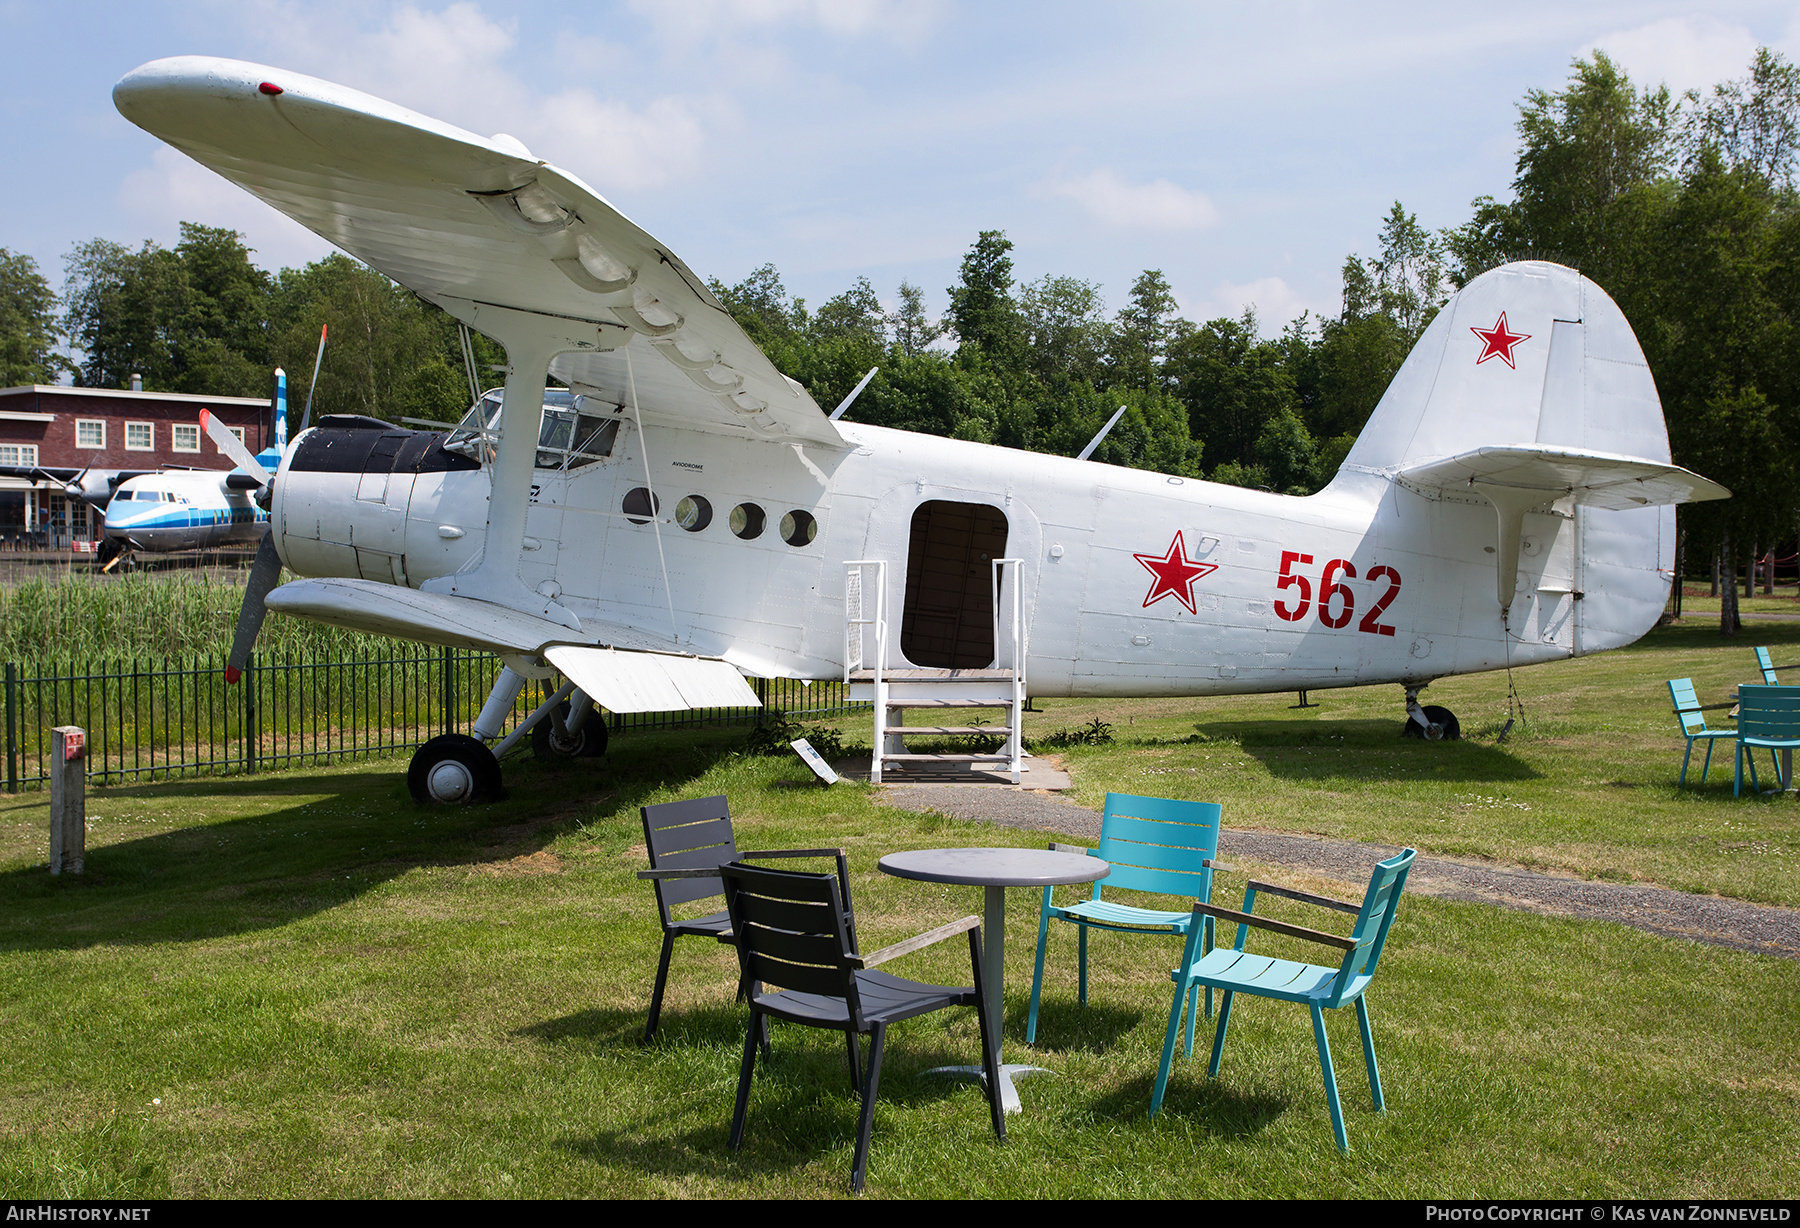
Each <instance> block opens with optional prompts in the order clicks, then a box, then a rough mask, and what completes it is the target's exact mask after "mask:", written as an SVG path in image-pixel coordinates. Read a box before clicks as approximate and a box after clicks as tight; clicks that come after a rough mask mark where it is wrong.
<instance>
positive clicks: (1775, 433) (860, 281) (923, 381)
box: [0, 48, 1800, 627]
mask: <svg viewBox="0 0 1800 1228" xmlns="http://www.w3.org/2000/svg"><path fill="white" fill-rule="evenodd" d="M1518 134H1519V153H1518V158H1517V163H1516V175H1515V177H1514V179H1513V182H1512V185H1511V196H1510V198H1509V199H1505V200H1502V199H1498V198H1496V197H1494V196H1481V197H1478V198H1477V199H1475V200H1474V201H1472V202H1471V206H1470V216H1469V217H1468V218H1467V219H1466V220H1465V221H1463V222H1462V223H1460V224H1458V225H1454V226H1450V227H1446V228H1442V229H1438V230H1432V229H1429V228H1427V227H1424V226H1421V225H1420V224H1419V222H1418V220H1417V217H1416V216H1415V215H1414V214H1413V213H1410V212H1408V211H1407V210H1406V209H1405V208H1404V206H1403V205H1402V204H1400V203H1399V202H1395V204H1394V205H1393V207H1392V209H1391V210H1390V211H1389V213H1388V215H1387V217H1386V218H1385V219H1384V221H1383V224H1382V228H1381V232H1380V238H1379V247H1378V250H1377V251H1376V253H1375V254H1374V255H1371V256H1367V257H1364V256H1361V255H1357V254H1351V255H1350V256H1348V257H1347V258H1346V260H1345V263H1344V266H1343V270H1342V283H1343V297H1342V307H1341V310H1340V311H1339V313H1338V314H1337V315H1336V316H1329V317H1314V316H1312V315H1311V314H1304V315H1302V316H1301V317H1300V318H1299V319H1297V320H1295V321H1293V322H1291V323H1289V324H1288V325H1287V326H1286V327H1285V328H1283V329H1282V330H1281V331H1280V332H1279V333H1278V334H1276V335H1273V336H1266V335H1264V333H1263V330H1262V328H1261V327H1260V324H1259V321H1258V319H1257V317H1256V314H1255V312H1254V309H1247V310H1246V311H1244V312H1243V313H1242V314H1241V315H1239V316H1236V317H1224V318H1219V319H1214V320H1209V321H1207V322H1205V323H1202V324H1196V323H1193V322H1191V321H1189V320H1187V319H1185V318H1183V317H1182V316H1181V315H1180V313H1179V311H1178V309H1177V305H1176V302H1175V298H1174V296H1173V293H1172V292H1171V289H1170V287H1169V284H1168V281H1167V279H1166V278H1165V277H1164V276H1163V274H1162V272H1161V271H1160V270H1157V269H1146V270H1144V272H1143V273H1141V274H1140V275H1139V276H1138V277H1137V278H1136V280H1135V281H1134V282H1133V283H1132V285H1131V287H1130V289H1129V291H1128V293H1127V295H1126V300H1125V302H1124V305H1123V306H1121V307H1119V308H1117V309H1116V310H1110V309H1109V308H1108V305H1107V303H1106V301H1105V299H1104V297H1103V296H1102V293H1101V287H1100V286H1098V285H1096V284H1094V283H1092V282H1089V281H1085V280H1083V279H1081V278H1078V277H1070V276H1055V275H1045V276H1042V277H1040V278H1038V279H1037V280H1035V281H1021V280H1019V279H1018V278H1017V277H1016V275H1015V272H1014V267H1013V262H1012V255H1011V253H1012V243H1011V242H1010V241H1009V240H1008V239H1007V238H1006V235H1005V234H1004V233H1003V232H1001V231H999V230H992V231H983V232H982V233H981V234H980V235H979V236H978V237H977V238H976V240H975V242H974V244H973V245H972V246H971V247H970V249H969V250H968V252H967V254H966V255H965V256H964V258H963V261H962V264H961V267H960V269H959V271H958V276H957V280H956V283H955V284H954V285H952V286H950V287H948V288H947V294H948V310H947V311H946V313H945V314H944V316H943V317H942V318H939V319H933V318H932V317H931V315H930V313H929V312H928V311H927V310H926V308H925V296H924V293H923V292H922V291H921V290H920V289H919V288H918V287H917V286H913V285H910V284H907V283H902V284H901V285H900V286H899V287H898V291H897V294H896V296H895V298H894V299H893V300H892V305H891V306H884V304H883V303H882V301H881V299H880V298H879V297H878V295H877V294H876V292H875V289H874V287H873V286H872V285H871V284H870V283H869V281H868V279H867V278H862V277H859V278H857V279H856V282H855V284H854V285H852V286H851V287H850V288H849V289H847V290H845V291H844V292H843V293H842V294H839V295H837V296H835V297H833V298H831V299H828V300H827V301H826V302H824V303H823V304H821V305H820V306H819V307H818V308H817V309H816V310H809V309H808V308H807V305H806V304H805V303H804V302H803V301H801V300H799V299H795V298H793V297H791V296H790V295H789V294H788V292H787V291H786V289H785V288H784V287H783V285H782V282H781V277H780V274H779V273H778V271H777V270H776V269H775V267H774V266H773V265H764V266H763V267H762V268H760V269H757V270H756V271H755V272H753V273H751V274H750V275H749V276H748V277H746V278H745V279H744V280H743V281H741V282H738V283H737V284H736V285H730V286H727V285H725V284H723V283H721V282H718V281H714V282H713V283H711V288H712V290H713V292H714V293H715V294H716V295H717V297H718V298H719V299H720V300H721V301H722V302H723V303H724V304H725V305H726V307H727V308H728V309H729V310H730V311H731V312H732V314H733V315H734V317H735V318H736V319H737V320H738V321H739V323H740V324H741V325H742V326H743V327H744V329H745V331H746V332H747V333H748V334H749V335H750V337H751V338H752V339H753V340H754V341H756V342H757V343H758V344H759V345H761V346H762V347H763V349H764V350H765V351H766V352H767V353H768V355H769V356H770V358H771V359H772V360H773V361H774V362H775V365H776V366H777V367H779V368H780V369H781V370H783V371H784V372H786V373H787V374H789V375H790V376H792V377H794V378H795V379H798V380H799V381H800V382H801V383H803V384H805V385H806V386H807V387H808V389H809V390H810V391H811V392H812V394H813V396H814V398H815V399H816V400H817V401H818V402H819V403H820V404H821V405H824V406H826V407H827V408H830V407H831V406H833V405H835V404H836V403H837V402H838V401H839V400H840V399H841V398H842V397H844V396H845V395H846V394H848V393H849V391H850V390H851V389H852V388H853V387H854V386H855V384H856V382H857V381H858V380H859V379H861V377H862V375H863V373H864V372H865V371H867V370H868V369H869V368H870V367H879V368H880V374H879V375H878V376H877V378H876V379H875V380H874V382H872V383H871V384H870V385H869V387H868V388H867V389H866V390H865V391H864V392H863V393H862V395H861V397H860V398H859V399H858V400H857V402H856V405H855V408H854V409H853V410H852V411H851V413H850V416H851V417H852V418H854V419H856V420H858V421H863V422H870V423H875V424H878V425H883V426H892V427H897V428H901V429H905V430H914V431H923V432H927V433H931V434H937V435H945V436H950V437H953V438H958V439H969V440H977V441H981V442H987V443H995V444H1001V445H1004V446H1008V447H1014V448H1024V449H1028V450H1035V451H1041V452H1051V453H1058V454H1063V455H1073V454H1074V453H1076V452H1077V451H1079V450H1080V449H1081V448H1082V447H1083V446H1085V445H1086V444H1087V442H1088V441H1089V440H1090V439H1091V438H1092V437H1093V435H1094V434H1095V433H1096V432H1097V431H1098V430H1099V429H1100V427H1101V426H1102V425H1103V424H1104V423H1105V422H1106V420H1107V419H1108V418H1109V417H1110V416H1111V415H1112V413H1113V412H1114V410H1115V409H1117V408H1119V407H1120V406H1123V407H1124V408H1125V414H1124V417H1123V418H1122V420H1121V421H1120V423H1119V424H1118V425H1117V426H1116V427H1115V428H1114V429H1113V431H1112V432H1111V434H1109V435H1108V437H1107V438H1106V440H1105V442H1104V443H1102V444H1101V445H1100V448H1099V450H1098V451H1097V452H1096V453H1095V455H1094V459H1096V460H1099V461H1102V462H1106V463H1110V464H1117V465H1127V466H1133V467H1138V468H1146V469H1154V470H1158V471H1161V472H1166V473H1173V474H1181V475H1185V476H1192V477H1207V478H1211V479H1212V480H1214V481H1220V482H1229V483H1234V484H1238V485H1243V486H1253V487H1260V488H1264V489H1269V490H1275V491H1280V492H1284V493H1294V494H1305V493H1309V492H1311V491H1314V490H1317V489H1318V488H1319V487H1321V486H1322V485H1324V484H1325V483H1326V482H1328V481H1329V480H1330V478H1331V476H1332V474H1333V473H1335V472H1336V469H1337V466H1338V464H1339V463H1340V462H1341V460H1342V459H1343V457H1344V455H1345V454H1346V453H1347V452H1348V451H1349V448H1350V445H1351V443H1352V442H1353V441H1354V440H1355V438H1356V435H1357V432H1358V431H1360V430H1361V429H1362V426H1363V424H1364V423H1365V422H1366V421H1367V419H1368V417H1369V414H1370V412H1371V411H1372V410H1373V409H1374V407H1375V404H1376V402H1377V401H1378V400H1379V399H1380V397H1381V395H1382V393H1383V392H1384V391H1385V390H1386V388H1387V385H1388V383H1389V381H1390V380H1391V379H1392V378H1393V376H1394V373H1395V372H1396V371H1397V370H1398V369H1399V366H1400V364H1401V362H1402V361H1403V360H1404V359H1405V357H1406V355H1407V353H1408V352H1409V351H1410V349H1411V348H1412V345H1413V343H1414V342H1415V341H1416V340H1417V339H1418V337H1419V335H1420V334H1421V333H1422V332H1423V331H1424V329H1425V327H1426V326H1427V325H1428V324H1429V323H1430V322H1431V319H1432V317H1433V316H1434V315H1435V314H1436V312H1437V310H1438V309H1439V308H1440V307H1441V306H1442V304H1443V303H1444V302H1445V300H1446V299H1447V298H1448V297H1449V295H1450V294H1451V293H1452V292H1453V291H1454V290H1455V289H1457V288H1459V287H1460V286H1462V285H1464V284H1466V283H1467V282H1468V281H1469V280H1471V279H1472V278H1473V277H1475V276H1477V275H1478V274H1480V273H1482V272H1484V271H1486V270H1487V269H1489V268H1491V267H1493V266H1494V265H1496V264H1499V263H1502V262H1503V261H1505V260H1509V259H1518V258H1531V257H1537V258H1545V259H1551V260H1556V261H1559V262H1560V263H1563V264H1567V265H1570V266H1572V267H1575V268H1578V269H1580V270H1581V271H1582V272H1584V273H1586V274H1587V275H1588V276H1590V277H1591V278H1593V279H1594V280H1595V281H1596V282H1597V283H1599V285H1601V286H1602V287H1603V288H1604V289H1606V290H1607V291H1608V292H1609V293H1610V294H1611V295H1612V296H1613V297H1614V299H1616V300H1617V301H1618V303H1619V305H1620V306H1621V308H1623V309H1624V311H1625V314H1626V317H1627V318H1628V319H1629V320H1630V321H1631V323H1632V326H1633V328H1634V329H1635V330H1636V332H1637V335H1638V339H1639V341H1640V343H1641V344H1642V345H1643V348H1644V351H1645V354H1646V357H1647V358H1648V359H1649V363H1650V369H1651V371H1652V373H1653V374H1654V376H1655V378H1656V381H1657V386H1658V389H1659V391H1660V393H1661V396H1662V400H1663V408H1664V412H1665V414H1666V416H1667V418H1668V423H1669V435H1670V443H1671V447H1672V449H1673V453H1674V459H1675V462H1676V463H1677V464H1681V465H1684V466H1686V467H1688V468H1691V469H1694V470H1696V471H1698V472H1700V473H1703V474H1705V475H1706V476H1708V477H1711V478H1714V479H1716V480H1718V481H1721V482H1723V483H1725V484H1726V485H1728V486H1730V487H1731V488H1732V489H1733V490H1734V491H1735V492H1736V497H1735V498H1733V499H1731V500H1728V501H1725V502H1721V503H1708V504H1700V505H1696V506H1694V507H1690V508H1684V509H1683V510H1682V513H1681V515H1682V524H1683V528H1684V536H1685V539H1686V540H1687V541H1690V542H1693V543H1695V544H1696V545H1697V546H1698V548H1699V549H1700V550H1701V551H1702V552H1703V554H1709V553H1711V552H1714V551H1716V552H1717V557H1719V558H1721V559H1722V560H1724V565H1725V568H1726V571H1727V574H1735V572H1736V570H1737V565H1738V564H1739V563H1740V562H1741V561H1743V560H1744V559H1745V558H1747V557H1749V556H1751V555H1754V554H1755V553H1757V552H1758V551H1760V550H1765V549H1767V548H1768V547H1769V546H1770V545H1771V544H1773V543H1775V542H1777V541H1784V540H1787V539H1788V538H1790V537H1791V536H1792V535H1793V533H1794V530H1795V521H1796V512H1797V511H1800V480H1797V479H1800V471H1797V469H1796V462H1795V455H1796V452H1795V444H1796V443H1797V442H1800V352H1797V351H1800V346H1797V340H1800V338H1797V327H1800V209H1797V208H1796V192H1795V182H1794V174H1795V163H1796V157H1797V156H1800V70H1797V69H1796V68H1795V67H1794V66H1793V65H1792V64H1790V63H1789V62H1788V61H1787V60H1786V59H1785V58H1783V57H1782V56H1781V55H1779V54H1777V53H1774V52H1771V51H1769V50H1768V49H1766V48H1764V49H1760V50H1759V51H1758V52H1757V53H1756V56H1755V58H1754V60H1753V62H1752V63H1751V65H1750V66H1749V70H1748V72H1747V73H1746V75H1745V76H1743V77H1741V78H1737V79H1733V80H1730V81H1726V82H1723V83H1721V84H1718V85H1716V86H1714V87H1713V88H1712V89H1711V90H1710V91H1706V92H1702V91H1691V92H1689V93H1688V94H1686V95H1683V96H1680V97H1674V96H1672V95H1671V94H1670V92H1669V91H1668V90H1667V89H1666V88H1659V89H1643V88H1639V87H1637V86H1635V85H1634V84H1633V83H1632V82H1631V81H1630V79H1629V78H1628V77H1627V75H1626V74H1625V72H1624V71H1623V70H1622V69H1620V68H1619V66H1618V65H1616V64H1614V63H1613V62H1612V61H1611V60H1610V59H1608V58H1607V57H1606V56H1605V55H1604V54H1598V53H1597V54H1595V55H1594V56H1593V57H1592V58H1589V59H1583V60H1578V61H1576V62H1575V64H1574V66H1573V69H1572V72H1571V75H1570V77H1569V79H1568V80H1567V82H1565V83H1564V85H1563V87H1562V88H1561V89H1557V90H1548V91H1546V90H1536V89H1534V90H1531V91H1529V92H1528V93H1527V94H1526V96H1525V98H1524V99H1523V100H1522V101H1521V102H1520V104H1519V120H1518ZM251 255H252V253H251V252H250V251H248V250H247V249H246V248H245V246H244V243H243V240H242V237H241V236H239V235H237V234H236V233H234V232H232V231H229V230H221V229H216V228H212V227H206V226H200V225H195V224H192V223H183V224H182V227H181V241H180V242H179V243H178V244H177V245H176V246H175V247H174V248H173V249H172V250H167V249H163V248H161V247H158V246H157V245H156V244H154V243H145V244H143V245H142V246H141V247H139V248H137V249H135V250H133V249H130V248H126V247H124V246H122V245H120V244H117V243H113V242H111V241H108V240H104V239H95V240H92V241H90V242H87V243H83V244H80V245H78V246H77V247H76V248H75V249H74V250H73V251H71V252H70V253H69V254H68V256H67V257H66V259H65V272H66V277H65V282H64V286H63V290H62V293H61V294H60V295H58V294H56V293H54V292H52V291H51V289H50V286H49V284H48V283H47V281H46V280H45V279H44V277H43V276H42V275H41V273H40V272H39V271H38V270H37V268H36V266H35V264H34V263H33V262H32V261H31V260H30V259H29V258H28V257H24V256H16V255H13V254H11V253H9V252H6V251H5V250H4V249H0V385H11V384H19V383H30V382H53V381H54V380H56V379H57V378H60V377H61V376H63V375H65V374H66V375H69V376H72V377H73V379H74V380H75V381H76V382H77V383H81V384H88V385H93V386H104V387H123V386H125V385H126V383H127V381H128V380H129V379H130V377H131V376H132V375H133V374H139V375H141V376H142V377H143V379H144V385H145V387H147V388H151V389H161V390H167V391H184V392H210V393H235V394H241V395H250V396H257V395H263V394H265V392H266V389H267V384H268V374H267V373H268V370H269V368H271V367H273V366H276V365H281V366H284V367H286V368H287V370H288V372H289V377H290V388H291V389H292V392H291V395H292V396H293V397H295V398H296V399H299V398H304V397H305V396H306V394H307V393H308V391H309V388H308V386H307V385H308V381H309V379H310V375H311V370H312V356H313V350H314V346H315V345H316V344H317V339H318V334H319V328H320V325H321V324H323V323H326V322H329V323H330V324H331V328H332V341H331V345H330V346H329V347H327V349H326V354H325V365H324V368H323V370H322V372H321V374H320V379H319V386H318V389H317V399H316V405H315V411H324V412H354V413H365V414H371V415H374V416H377V417H382V418H387V419H390V420H392V419H398V418H401V417H405V416H411V417H419V418H430V419H437V420H448V419H453V418H455V417H457V416H458V415H459V414H460V413H461V412H462V411H463V410H464V409H465V408H466V407H467V405H468V401H469V396H468V389H469V383H468V377H467V375H466V373H465V372H464V370H463V367H462V360H461V351H460V345H459V341H458V337H457V330H456V326H455V323H454V321H452V320H451V319H450V318H449V317H448V316H446V315H445V314H444V313H443V312H441V311H439V310H437V309H436V308H434V307H431V306H430V305H429V304H426V303H425V302H423V301H422V300H421V299H419V298H418V297H417V296H415V295H413V294H411V293H410V292H408V291H406V290H404V289H402V288H400V287H398V286H395V285H394V284H393V283H392V282H389V281H388V280H387V279H386V278H384V277H382V276H381V275H380V274H378V273H375V272H373V271H372V270H370V269H368V268H366V267H364V266H362V265H360V264H358V263H357V262H356V261H354V260H351V259H350V258H348V257H346V256H343V255H333V256H329V257H327V258H325V259H323V260H320V261H317V262H315V263H313V264H310V265H308V266H307V267H306V268H304V269H283V270H282V271H281V272H280V273H279V274H273V275H272V274H269V273H267V272H265V271H263V270H261V269H259V268H257V267H256V265H255V264H254V263H253V262H252V260H251ZM476 340H477V345H478V347H479V348H478V353H477V361H478V362H479V363H481V364H483V365H486V364H488V363H494V362H498V361H499V360H500V358H501V357H502V355H501V354H500V352H499V350H498V348H497V347H494V346H492V345H491V344H488V343H486V342H485V341H483V340H482V339H480V338H477V339H476ZM65 344H66V347H67V353H68V354H69V357H68V358H65V357H63V356H62V355H63V353H64V350H63V346H64V345H65ZM77 359H78V360H77ZM483 382H484V383H485V382H490V381H489V379H488V378H487V377H486V376H485V375H484V379H483ZM1734 620H1735V610H1733V609H1729V608H1728V610H1727V613H1726V623H1727V626H1728V627H1731V626H1732V625H1733V623H1734Z"/></svg>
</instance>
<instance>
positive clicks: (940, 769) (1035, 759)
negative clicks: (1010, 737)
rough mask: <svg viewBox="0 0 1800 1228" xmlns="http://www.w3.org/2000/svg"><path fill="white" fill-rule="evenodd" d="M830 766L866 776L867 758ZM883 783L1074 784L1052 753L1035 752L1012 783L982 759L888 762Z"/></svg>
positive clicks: (847, 773)
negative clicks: (965, 761)
mask: <svg viewBox="0 0 1800 1228" xmlns="http://www.w3.org/2000/svg"><path fill="white" fill-rule="evenodd" d="M831 767H832V770H834V771H835V772H837V774H838V775H839V776H842V777H844V778H845V779H846V780H861V781H867V780H868V779H869V760H868V759H867V758H862V757H858V758H855V759H842V760H839V761H838V762H836V763H833V764H832V765H831ZM881 782H882V784H884V785H897V786H898V785H904V786H907V787H909V788H910V787H914V786H917V787H919V788H927V789H929V788H936V787H941V786H946V785H961V786H981V787H986V788H995V787H1003V788H1007V789H1013V788H1018V789H1048V790H1051V791H1053V792H1061V791H1062V790H1064V789H1071V788H1073V787H1074V784H1073V782H1071V781H1070V780H1069V774H1068V773H1067V772H1065V771H1064V770H1063V766H1062V761H1061V760H1060V759H1058V758H1057V757H1056V756H1055V755H1034V756H1032V757H1031V758H1029V759H1027V760H1025V770H1024V771H1023V772H1021V773H1020V774H1019V783H1018V784H1017V785H1014V784H1013V782H1012V773H1011V772H1009V771H1007V770H1006V768H1005V767H1003V766H996V765H993V764H985V763H947V764H942V765H932V766H924V765H920V764H909V765H907V766H906V767H905V768H904V769H902V768H899V767H896V766H894V765H892V764H890V765H889V766H888V767H887V768H886V769H884V770H883V771H882V773H881Z"/></svg>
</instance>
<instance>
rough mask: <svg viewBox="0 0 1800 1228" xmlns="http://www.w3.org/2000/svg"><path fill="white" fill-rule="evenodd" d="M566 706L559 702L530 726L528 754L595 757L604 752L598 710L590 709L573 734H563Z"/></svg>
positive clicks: (603, 726)
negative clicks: (555, 707) (558, 704)
mask: <svg viewBox="0 0 1800 1228" xmlns="http://www.w3.org/2000/svg"><path fill="white" fill-rule="evenodd" d="M568 720H569V705H568V704H566V703H565V704H562V705H561V706H560V707H558V708H557V710H556V711H555V712H553V713H546V714H545V716H544V719H543V720H541V721H539V722H538V723H537V724H535V725H533V726H532V727H531V753H532V755H533V756H534V757H536V758H538V759H540V760H547V761H552V762H554V761H560V760H563V759H598V758H599V757H600V756H601V755H604V754H605V753H606V741H607V730H606V721H605V720H604V719H603V718H602V717H601V715H600V713H599V712H598V711H590V712H589V713H588V715H587V719H586V720H584V721H582V722H581V728H580V729H577V730H576V731H575V732H574V734H573V735H569V734H565V733H563V732H562V730H563V729H565V728H567V726H568Z"/></svg>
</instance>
